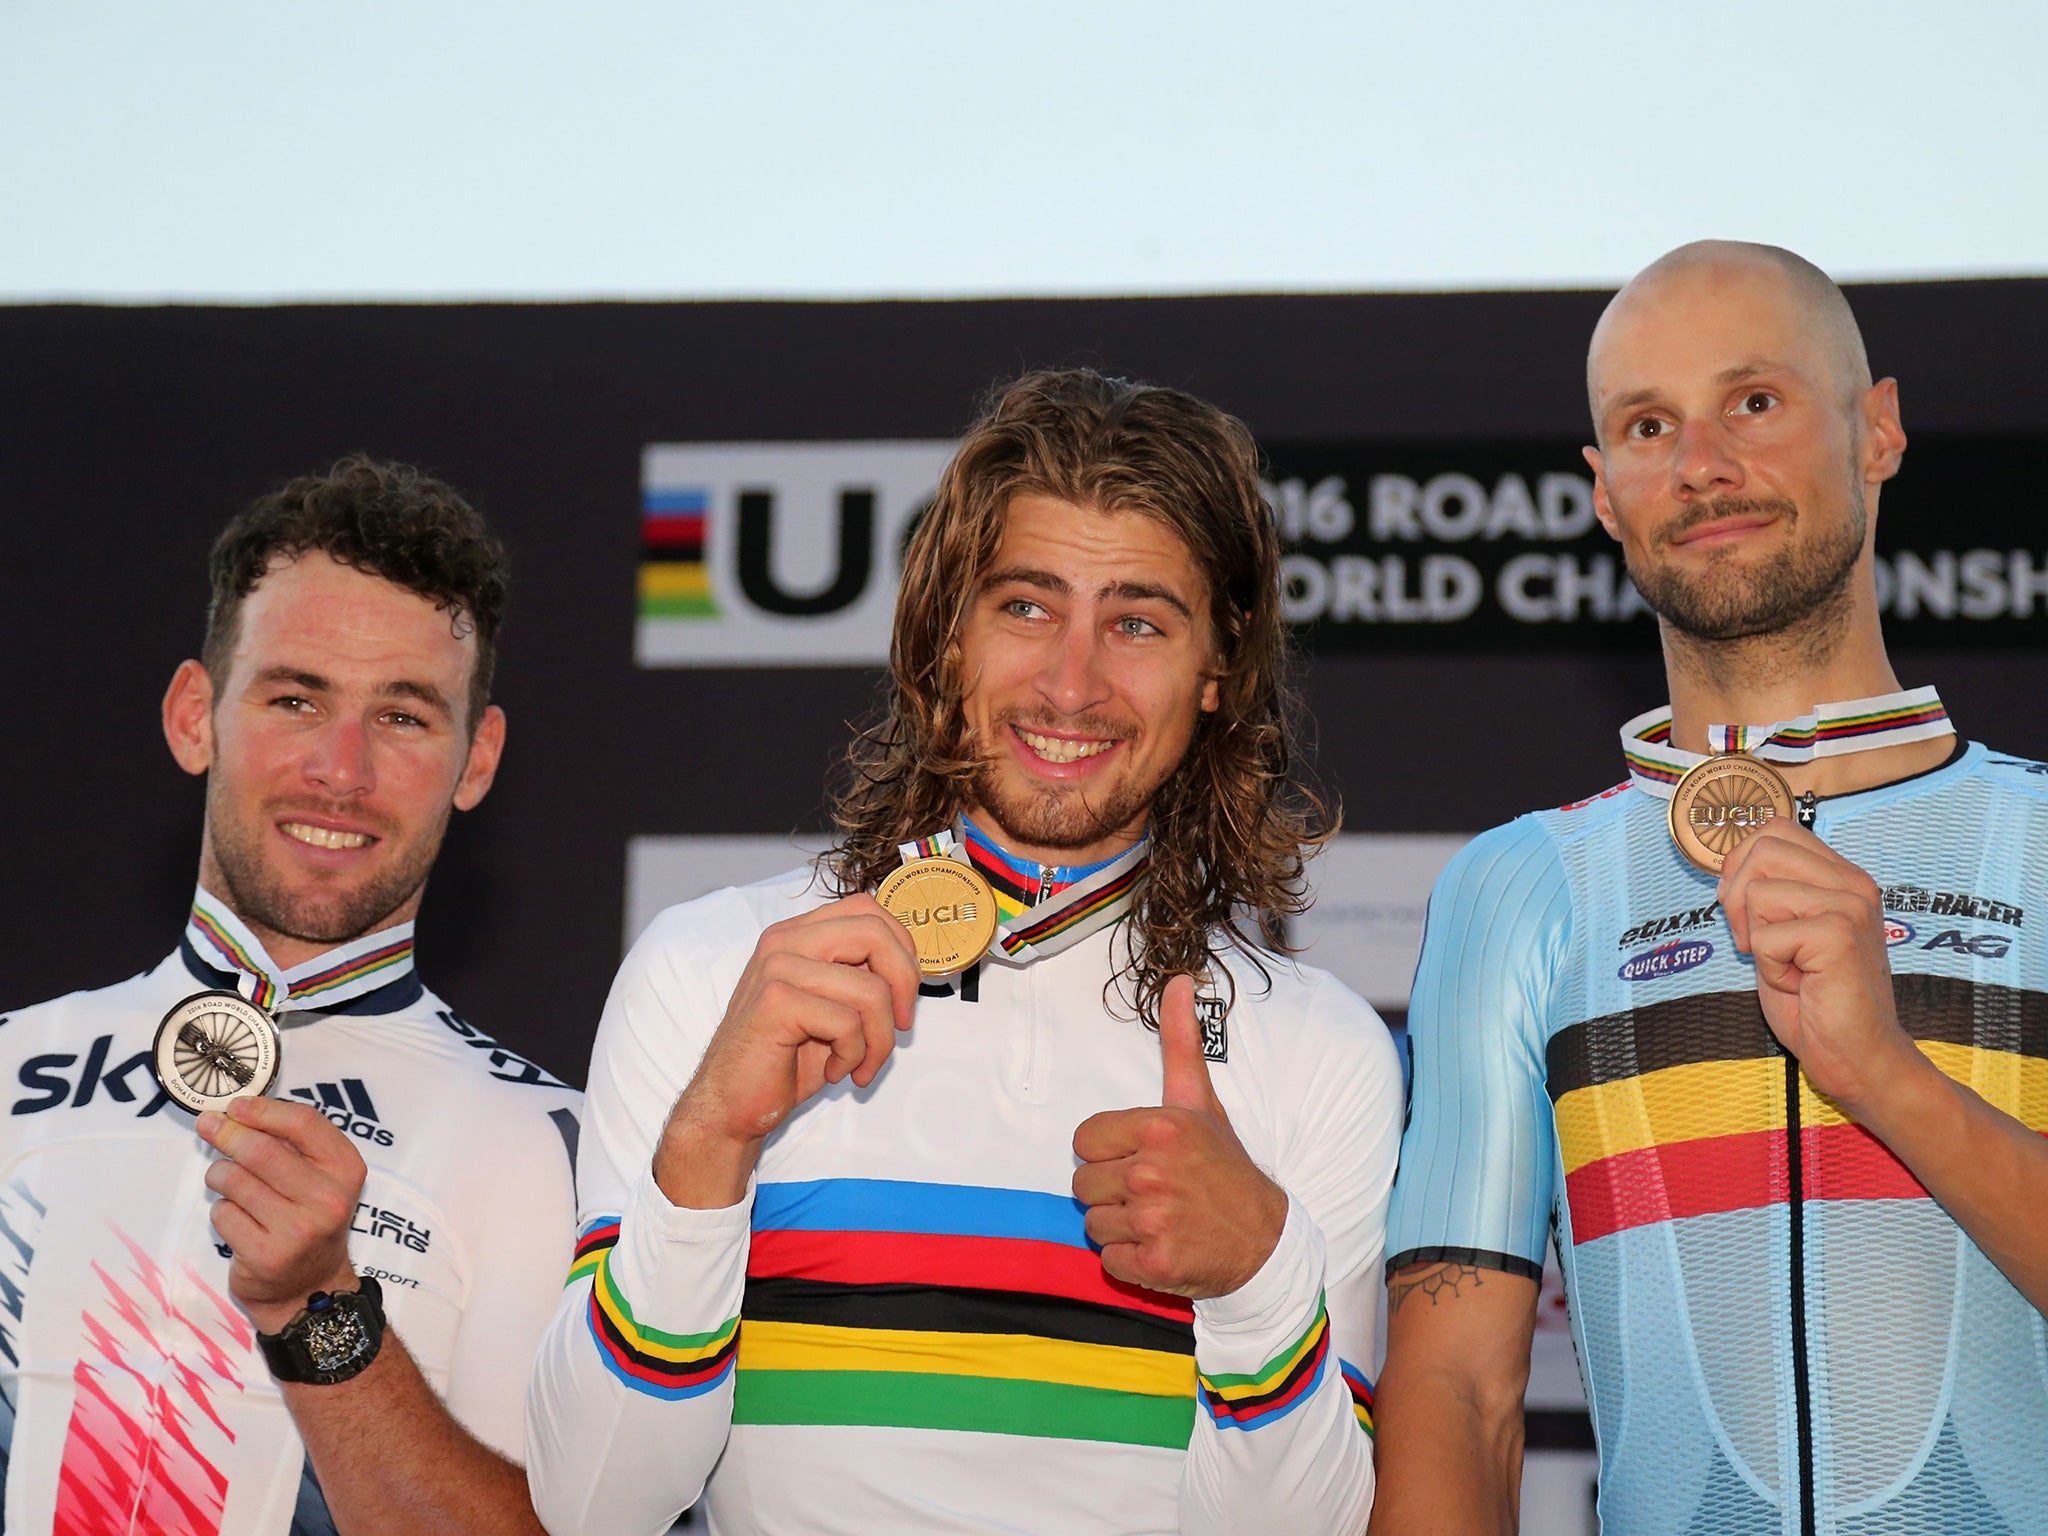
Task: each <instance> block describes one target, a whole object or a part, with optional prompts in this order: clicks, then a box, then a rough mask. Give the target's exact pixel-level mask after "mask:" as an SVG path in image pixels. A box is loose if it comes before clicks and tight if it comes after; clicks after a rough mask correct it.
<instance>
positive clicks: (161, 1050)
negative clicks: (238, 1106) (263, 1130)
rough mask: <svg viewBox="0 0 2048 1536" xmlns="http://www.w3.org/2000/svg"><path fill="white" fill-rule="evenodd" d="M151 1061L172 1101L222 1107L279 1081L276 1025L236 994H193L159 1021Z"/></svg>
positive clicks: (195, 1107)
mask: <svg viewBox="0 0 2048 1536" xmlns="http://www.w3.org/2000/svg"><path fill="white" fill-rule="evenodd" d="M149 1064H150V1068H151V1070H153V1071H154V1072H155V1074H156V1080H157V1082H158V1083H159V1084H161V1085H162V1087H163V1090H164V1092H165V1093H167V1094H169V1095H170V1096H171V1102H172V1103H174V1104H177V1105H179V1106H181V1107H182V1108H185V1109H189V1110H191V1111H192V1113H193V1114H195V1115H197V1114H203V1113H204V1112H205V1111H207V1110H209V1109H225V1108H227V1106H228V1103H229V1102H230V1101H231V1100H234V1099H243V1098H248V1097H250V1096H252V1095H258V1096H260V1095H262V1094H265V1093H268V1092H269V1091H270V1086H271V1084H273V1083H275V1082H276V1081H277V1066H278V1030H277V1023H276V1021H275V1020H273V1019H272V1018H271V1017H270V1015H269V1014H267V1013H265V1012H264V1011H263V1010H262V1009H261V1008H258V1007H257V1006H256V1005H255V1004H254V1003H252V1002H250V1001H249V1000H248V999H247V998H245V997H242V996H240V995H239V994H238V993H234V992H197V993H194V994H193V995H192V996H191V997H188V998H186V999H185V1000H184V1001H183V1002H181V1003H179V1004H178V1006H177V1007H175V1008H173V1009H172V1010H171V1011H170V1012H169V1013H167V1014H165V1015H164V1021H163V1023H161V1024H159V1025H157V1027H156V1040H155V1042H154V1044H153V1045H152V1046H151V1048H150V1057H149Z"/></svg>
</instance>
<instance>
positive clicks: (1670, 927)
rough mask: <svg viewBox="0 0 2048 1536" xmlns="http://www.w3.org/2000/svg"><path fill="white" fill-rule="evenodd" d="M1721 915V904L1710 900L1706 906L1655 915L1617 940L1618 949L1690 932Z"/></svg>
mask: <svg viewBox="0 0 2048 1536" xmlns="http://www.w3.org/2000/svg"><path fill="white" fill-rule="evenodd" d="M1720 915H1721V904H1720V903H1719V902H1718V901H1710V902H1708V903H1707V904H1706V905H1705V906H1704V907H1694V908H1693V909H1692V910H1691V911H1690V912H1673V913H1672V914H1671V915H1670V916H1668V917H1653V918H1650V919H1648V920H1646V921H1644V922H1640V923H1637V924H1636V925H1635V926H1634V927H1633V928H1631V929H1629V930H1628V931H1627V932H1626V933H1624V934H1623V935H1622V936H1621V938H1620V939H1619V940H1617V941H1616V944H1615V947H1616V948H1617V949H1633V948H1634V947H1635V946H1636V945H1638V944H1643V943H1647V942H1648V941H1649V940H1651V939H1666V938H1670V937H1671V936H1672V935H1673V934H1678V933H1690V932H1692V930H1693V929H1695V928H1706V927H1710V926H1712V925H1713V923H1714V921H1715V920H1716V919H1717V918H1718V917H1719V916H1720Z"/></svg>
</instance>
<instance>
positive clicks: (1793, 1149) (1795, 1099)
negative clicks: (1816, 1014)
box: [1785, 1051, 1815, 1536]
mask: <svg viewBox="0 0 2048 1536" xmlns="http://www.w3.org/2000/svg"><path fill="white" fill-rule="evenodd" d="M1805 1163H1806V1155H1805V1150H1804V1148H1803V1147H1802V1145H1801V1137H1800V1134H1799V1058H1798V1057H1797V1056H1794V1055H1793V1054H1792V1053H1791V1052H1790V1051H1787V1052H1786V1053H1785V1176H1786V1193H1787V1195H1788V1196H1789V1198H1790V1201H1791V1242H1790V1250H1791V1251H1790V1261H1791V1277H1790V1278H1791V1282H1792V1295H1791V1301H1792V1412H1793V1418H1794V1421H1795V1424H1796V1426H1797V1434H1798V1437H1799V1530H1800V1533H1801V1536H1814V1531H1815V1526H1814V1509H1813V1506H1814V1497H1813V1380H1812V1367H1811V1362H1810V1361H1809V1360H1808V1359H1807V1353H1806V1167H1805Z"/></svg>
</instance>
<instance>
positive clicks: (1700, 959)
mask: <svg viewBox="0 0 2048 1536" xmlns="http://www.w3.org/2000/svg"><path fill="white" fill-rule="evenodd" d="M1713 957H1714V946H1713V945H1712V944H1709V943H1708V942H1707V941H1706V940H1705V939H1675V940H1673V941H1672V942H1671V943H1669V944H1659V945H1658V946H1657V947H1656V948H1655V949H1651V950H1645V951H1644V952H1643V953H1642V954H1640V955H1637V956H1635V957H1634V958H1633V959H1630V960H1625V961H1623V962H1622V967H1621V969H1620V970H1619V971H1618V972H1616V974H1617V975H1618V976H1620V977H1621V979H1622V980H1623V981H1658V980H1661V979H1662V978H1663V977H1666V976H1676V975H1677V974H1678V973H1679V972H1680V971H1689V970H1691V969H1692V968H1693V967H1694V966H1696V965H1704V964H1706V963H1707V961H1709V960H1711V959H1713Z"/></svg>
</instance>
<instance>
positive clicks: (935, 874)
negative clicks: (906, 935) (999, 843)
mask: <svg viewBox="0 0 2048 1536" xmlns="http://www.w3.org/2000/svg"><path fill="white" fill-rule="evenodd" d="M875 899H876V900H877V901H879V902H881V904H882V905H883V907H884V908H886V909H887V911H888V912H889V915H890V916H892V917H894V918H895V919H896V921H898V922H899V923H901V924H902V925H903V926H904V927H905V928H908V929H909V930H910V937H911V941H912V942H913V943H915V944H916V945H917V968H918V969H919V970H920V971H922V972H923V973H924V974H925V975H927V976H951V975H952V974H953V973H954V972H956V971H964V970H966V969H967V967H969V966H970V965H972V964H974V962H975V961H977V960H979V959H980V958H981V957H982V956H983V955H984V954H986V953H988V947H989V945H990V943H992V942H993V941H994V939H995V936H996V894H995V892H994V891H993V890H991V889H990V888H989V883H988V882H987V881H986V880H984V879H982V878H981V876H980V875H979V874H977V873H975V871H973V870H972V869H970V868H968V867H967V866H966V865H965V864H962V863H961V862H960V861H959V860H958V859H943V858H941V859H912V860H911V861H910V862H909V863H907V864H904V865H902V866H901V867H900V868H898V869H897V870H895V871H894V872H893V873H892V874H891V875H890V876H889V878H888V879H886V880H884V881H883V882H882V886H881V889H880V890H878V891H876V892H875Z"/></svg>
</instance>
